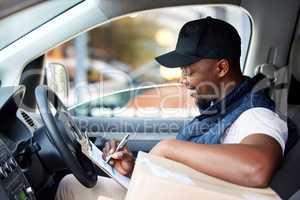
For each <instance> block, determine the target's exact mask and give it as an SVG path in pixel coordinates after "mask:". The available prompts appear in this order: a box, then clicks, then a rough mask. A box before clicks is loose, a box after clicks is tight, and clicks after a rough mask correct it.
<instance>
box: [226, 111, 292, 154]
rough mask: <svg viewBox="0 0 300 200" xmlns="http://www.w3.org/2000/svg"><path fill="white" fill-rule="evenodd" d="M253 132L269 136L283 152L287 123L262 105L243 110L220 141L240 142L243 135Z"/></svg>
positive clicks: (227, 142) (286, 136) (286, 135)
mask: <svg viewBox="0 0 300 200" xmlns="http://www.w3.org/2000/svg"><path fill="white" fill-rule="evenodd" d="M255 133H262V134H266V135H268V136H271V137H272V138H274V139H275V140H276V141H277V142H278V143H279V144H280V146H281V148H282V152H284V149H285V144H286V141H287V138H288V127H287V123H286V122H285V121H284V120H282V119H281V118H280V117H279V116H278V114H276V113H275V112H273V111H271V110H269V109H267V108H262V107H256V108H250V109H248V110H246V111H245V112H243V113H242V114H241V115H240V116H239V117H238V118H237V119H236V120H235V121H234V122H233V124H232V125H231V126H230V127H229V128H227V129H226V130H225V134H224V136H223V137H222V138H221V143H223V144H236V143H240V142H241V141H242V140H243V139H244V138H245V137H247V136H249V135H251V134H255Z"/></svg>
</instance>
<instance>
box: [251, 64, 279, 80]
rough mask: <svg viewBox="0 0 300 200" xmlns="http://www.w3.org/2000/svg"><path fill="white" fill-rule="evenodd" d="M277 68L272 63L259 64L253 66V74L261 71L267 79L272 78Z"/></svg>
mask: <svg viewBox="0 0 300 200" xmlns="http://www.w3.org/2000/svg"><path fill="white" fill-rule="evenodd" d="M278 69H279V67H278V66H276V65H273V64H261V65H258V66H257V67H255V74H258V73H261V74H263V75H265V76H266V77H267V78H268V79H270V80H272V79H274V73H275V72H276V71H277V70H278Z"/></svg>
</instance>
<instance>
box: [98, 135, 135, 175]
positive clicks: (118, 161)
mask: <svg viewBox="0 0 300 200" xmlns="http://www.w3.org/2000/svg"><path fill="white" fill-rule="evenodd" d="M118 144H119V141H117V140H109V141H107V142H106V143H105V147H104V148H103V155H102V156H103V159H104V160H106V157H107V156H109V155H112V157H111V159H110V161H109V164H110V165H111V166H112V167H114V168H115V169H116V170H117V171H118V172H119V173H120V174H122V175H124V176H130V175H131V173H132V171H133V167H134V158H133V154H132V153H131V152H130V151H129V150H128V146H127V145H126V146H125V147H124V148H122V149H120V150H119V151H117V152H115V150H116V148H117V146H118Z"/></svg>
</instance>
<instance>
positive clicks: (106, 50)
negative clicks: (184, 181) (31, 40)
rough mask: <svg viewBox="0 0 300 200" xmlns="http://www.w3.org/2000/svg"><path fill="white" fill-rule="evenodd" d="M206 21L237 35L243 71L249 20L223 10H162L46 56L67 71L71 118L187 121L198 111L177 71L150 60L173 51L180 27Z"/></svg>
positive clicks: (102, 27) (79, 39)
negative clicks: (220, 24) (214, 20)
mask: <svg viewBox="0 0 300 200" xmlns="http://www.w3.org/2000/svg"><path fill="white" fill-rule="evenodd" d="M206 16H212V17H215V18H219V19H222V20H225V21H227V22H229V23H231V24H232V25H233V26H235V28H236V29H237V30H238V32H239V34H240V36H241V40H242V56H241V67H243V66H244V62H245V59H246V55H247V49H248V46H249V41H250V36H251V23H250V18H249V16H248V15H247V14H246V12H244V11H243V10H242V9H241V8H239V7H235V6H229V5H221V6H220V5H218V6H212V5H210V6H208V5H201V6H183V7H172V8H163V9H155V10H150V11H144V12H139V13H134V14H132V15H128V16H124V17H121V18H117V19H115V20H112V21H110V22H109V23H106V24H102V25H100V26H99V27H97V28H94V29H93V30H91V31H89V32H87V33H83V34H81V35H79V36H78V37H77V38H75V39H73V40H71V41H69V42H66V43H64V44H62V45H61V46H59V47H57V48H55V49H53V50H51V51H50V52H48V54H47V61H48V62H53V61H54V62H61V63H64V64H65V65H66V66H67V67H68V71H69V75H70V87H71V88H70V92H69V94H70V95H69V98H68V105H69V106H70V107H72V109H73V110H74V111H75V114H76V115H81V116H108V117H111V116H130V117H184V118H185V117H193V116H195V115H198V110H197V108H196V106H195V103H194V100H193V99H192V97H190V96H189V95H188V94H187V91H186V89H184V88H183V87H182V86H180V85H179V80H180V76H181V70H180V69H169V68H165V67H163V66H160V65H159V64H158V63H157V62H156V61H155V60H154V58H155V57H156V56H158V55H160V54H162V53H165V52H168V51H170V50H173V49H174V48H175V45H176V41H177V35H178V33H179V30H180V28H181V27H182V25H183V24H184V23H186V22H187V21H190V20H195V19H199V18H203V17H206Z"/></svg>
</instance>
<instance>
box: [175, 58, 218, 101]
mask: <svg viewBox="0 0 300 200" xmlns="http://www.w3.org/2000/svg"><path fill="white" fill-rule="evenodd" d="M181 69H182V79H181V82H182V84H184V85H185V86H186V88H188V89H190V90H191V96H192V97H194V98H195V100H196V103H197V105H198V106H201V105H204V104H206V103H208V102H210V101H211V100H215V99H217V98H218V96H219V88H220V78H219V76H218V73H217V72H218V71H217V70H218V60H216V59H201V60H200V61H198V62H196V63H194V64H192V65H189V66H185V67H182V68H181Z"/></svg>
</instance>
